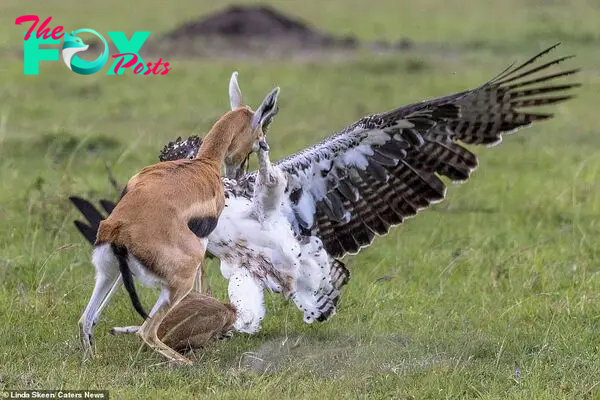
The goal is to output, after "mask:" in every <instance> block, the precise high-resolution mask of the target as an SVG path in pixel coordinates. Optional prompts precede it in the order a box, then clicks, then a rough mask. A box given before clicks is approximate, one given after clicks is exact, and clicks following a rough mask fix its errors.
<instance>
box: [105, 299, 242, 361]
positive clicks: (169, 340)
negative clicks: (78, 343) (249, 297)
mask: <svg viewBox="0 0 600 400" xmlns="http://www.w3.org/2000/svg"><path fill="white" fill-rule="evenodd" d="M235 319H236V311H235V307H234V306H233V305H231V304H230V303H221V302H220V301H219V300H217V299H215V298H214V297H211V296H208V295H205V294H201V293H197V292H193V291H192V292H190V293H189V294H188V295H187V296H186V297H185V298H184V299H183V300H181V303H179V304H178V305H177V306H176V307H174V308H173V310H172V311H171V312H170V313H169V314H167V316H166V317H165V319H164V320H163V321H162V323H161V324H160V326H159V327H158V332H157V335H158V338H159V339H160V340H161V341H162V342H163V343H164V344H166V345H167V346H169V347H170V348H172V349H173V350H175V351H177V352H179V353H181V354H184V353H185V352H186V351H188V350H193V349H200V348H202V347H204V346H206V345H207V344H208V343H209V342H211V341H213V340H215V339H223V338H228V337H230V336H231V334H232V333H233V329H234V328H233V324H234V323H235ZM139 328H140V327H139V326H128V327H122V328H113V329H111V331H110V333H112V334H113V335H119V334H131V333H137V332H138V330H139Z"/></svg>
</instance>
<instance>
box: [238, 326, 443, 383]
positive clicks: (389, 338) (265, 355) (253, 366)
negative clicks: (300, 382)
mask: <svg viewBox="0 0 600 400" xmlns="http://www.w3.org/2000/svg"><path fill="white" fill-rule="evenodd" d="M447 361H448V360H447V359H445V358H444V357H443V355H441V354H436V355H435V356H434V355H431V354H421V355H420V356H415V349H412V348H411V343H410V340H409V339H408V338H407V337H406V336H403V335H400V334H390V335H385V336H378V337H374V338H371V339H369V340H365V341H363V340H360V339H358V338H356V337H342V338H336V339H335V340H326V339H323V340H319V339H317V338H314V337H312V338H311V337H305V336H294V337H280V338H274V339H271V340H268V341H265V342H264V343H263V344H262V345H261V346H260V347H259V348H257V349H255V350H253V351H250V352H246V353H244V355H243V356H242V359H241V360H240V363H239V365H238V367H240V368H241V369H242V370H244V369H245V370H250V371H253V372H258V373H270V372H276V371H282V370H285V369H287V368H301V369H302V370H304V371H307V372H310V373H312V374H315V375H317V376H319V377H321V378H335V377H338V376H340V375H343V374H344V373H347V372H358V371H362V372H392V373H397V374H400V373H410V372H415V371H419V370H423V369H427V368H430V367H432V366H433V365H438V364H440V363H444V362H447Z"/></svg>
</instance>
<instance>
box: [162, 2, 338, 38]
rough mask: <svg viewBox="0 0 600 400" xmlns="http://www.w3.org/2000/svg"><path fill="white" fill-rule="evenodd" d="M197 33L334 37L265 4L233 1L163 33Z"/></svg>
mask: <svg viewBox="0 0 600 400" xmlns="http://www.w3.org/2000/svg"><path fill="white" fill-rule="evenodd" d="M198 36H226V37H239V38H248V37H263V38H274V37H282V36H283V37H294V38H297V39H305V40H306V39H310V40H314V39H327V40H329V39H334V38H333V37H332V36H330V35H327V34H323V33H321V32H318V31H316V30H314V29H312V28H310V27H309V26H308V25H307V24H305V23H304V22H302V21H299V20H295V19H292V18H290V17H288V16H285V15H283V14H281V13H280V12H278V11H276V10H275V9H274V8H272V7H270V6H266V5H259V6H239V5H233V6H230V7H229V8H227V9H226V10H224V11H222V12H219V13H216V14H213V15H209V16H208V17H206V18H202V19H200V20H197V21H191V22H188V23H186V24H184V25H183V26H181V27H180V28H178V29H176V30H174V31H173V32H171V33H169V34H167V35H166V37H168V38H171V39H182V38H195V37H198Z"/></svg>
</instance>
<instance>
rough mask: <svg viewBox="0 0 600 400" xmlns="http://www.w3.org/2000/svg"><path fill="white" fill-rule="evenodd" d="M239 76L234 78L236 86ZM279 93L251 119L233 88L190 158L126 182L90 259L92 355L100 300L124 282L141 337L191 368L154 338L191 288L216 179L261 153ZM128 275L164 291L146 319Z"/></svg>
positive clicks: (219, 194) (85, 328) (214, 211)
mask: <svg viewBox="0 0 600 400" xmlns="http://www.w3.org/2000/svg"><path fill="white" fill-rule="evenodd" d="M236 76H237V75H236V74H234V75H233V76H232V82H234V81H235V87H237V81H236V80H235V78H236ZM238 93H239V88H238ZM278 93H279V89H278V88H276V89H275V90H274V91H272V92H271V93H270V94H269V95H268V96H267V97H266V98H265V100H264V101H263V103H262V104H261V106H260V107H259V108H258V109H257V111H256V113H255V112H253V111H252V110H251V109H250V107H248V106H241V104H240V103H241V96H235V95H233V96H232V84H231V83H230V99H232V100H231V104H232V110H231V111H229V112H227V113H225V115H223V116H222V117H221V118H220V119H219V121H217V123H216V124H215V125H214V126H213V127H212V129H211V130H210V132H209V133H208V135H207V136H206V137H205V138H204V140H203V142H202V145H201V147H200V150H199V152H198V154H197V156H196V157H195V158H194V159H183V160H175V161H165V162H160V163H158V164H155V165H152V166H149V167H146V168H144V169H143V170H142V171H141V172H139V173H138V174H137V175H135V176H133V177H132V178H131V179H130V181H129V182H128V184H127V187H126V189H125V190H124V192H123V196H122V198H121V200H119V202H118V204H117V205H116V207H115V209H114V210H113V212H112V213H111V214H110V216H109V217H108V218H107V219H105V220H104V221H102V222H101V223H100V228H99V230H98V234H97V238H96V243H95V246H94V255H93V263H94V265H95V267H96V271H97V276H96V285H95V288H94V293H93V294H92V298H91V300H90V303H89V304H88V306H87V307H86V310H85V311H84V314H83V315H82V317H81V319H80V330H81V338H82V342H83V346H84V350H85V351H86V352H90V353H91V325H92V323H93V321H94V320H95V318H94V316H95V314H96V312H97V311H98V309H99V308H100V302H101V301H102V302H103V303H104V302H105V301H106V300H105V298H106V297H107V296H109V291H110V288H111V287H112V286H115V285H116V283H117V281H118V279H119V278H120V277H122V279H123V283H124V285H125V288H126V289H127V291H128V292H129V295H130V297H131V300H132V303H133V305H134V307H135V309H136V310H137V311H138V313H140V315H142V316H143V317H144V318H145V322H144V323H143V324H142V326H141V327H140V329H139V331H138V332H137V333H138V335H139V336H140V337H141V338H142V339H143V340H144V341H145V342H146V343H147V344H148V345H149V346H151V347H152V348H153V349H155V350H156V351H158V352H160V353H161V354H163V355H164V356H165V357H167V358H168V359H170V360H172V361H176V362H179V363H186V364H187V363H191V361H190V360H188V359H187V358H185V357H183V356H181V355H180V354H179V353H177V352H176V351H174V350H173V349H172V348H170V347H169V346H167V345H165V343H163V342H162V341H161V340H159V338H158V336H157V332H158V329H159V326H160V325H161V322H162V321H163V319H164V318H165V316H166V315H167V314H168V313H169V312H170V311H171V310H172V309H173V308H174V307H176V306H177V305H178V304H179V302H180V301H181V300H182V299H184V298H185V297H186V296H187V295H188V293H190V291H191V290H192V288H193V286H194V281H195V278H196V276H197V275H198V268H200V266H201V264H202V261H203V259H204V254H205V251H206V243H207V239H206V238H207V236H208V235H209V234H210V232H211V231H212V230H214V228H215V227H216V225H217V221H218V218H219V216H220V214H221V211H222V210H223V207H224V205H225V197H224V189H223V184H222V182H221V179H220V171H221V167H222V165H223V163H224V162H225V164H226V166H229V167H231V166H234V167H235V166H237V167H240V166H241V165H242V163H243V162H244V160H246V159H247V157H248V156H249V154H250V153H251V152H252V151H256V150H257V149H258V144H259V142H262V141H263V140H264V134H263V132H262V124H263V122H264V121H266V120H268V119H269V118H270V116H271V114H272V112H273V111H274V109H275V107H276V105H275V103H276V99H277V95H278ZM234 94H235V93H234ZM261 145H262V146H266V144H264V143H263V144H261ZM119 272H120V274H119ZM132 275H136V276H137V277H139V278H141V279H142V280H143V281H145V282H146V283H149V284H151V285H158V286H161V287H162V292H161V295H160V297H159V299H158V301H157V303H156V304H155V306H154V307H153V309H152V311H151V312H150V313H149V315H148V314H146V312H145V311H144V310H143V307H142V306H141V304H140V302H139V299H138V297H137V293H136V291H135V287H134V284H133V278H132ZM201 275H202V274H200V275H198V276H201Z"/></svg>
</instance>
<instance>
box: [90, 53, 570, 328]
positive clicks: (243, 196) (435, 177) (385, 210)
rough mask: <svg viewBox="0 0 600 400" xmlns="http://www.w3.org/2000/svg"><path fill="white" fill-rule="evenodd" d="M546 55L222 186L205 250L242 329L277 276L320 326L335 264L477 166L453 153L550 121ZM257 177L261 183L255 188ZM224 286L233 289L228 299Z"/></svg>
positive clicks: (339, 277)
mask: <svg viewBox="0 0 600 400" xmlns="http://www.w3.org/2000/svg"><path fill="white" fill-rule="evenodd" d="M556 46H557V45H554V46H552V47H550V48H548V49H546V50H544V51H542V52H541V53H539V54H537V55H536V56H534V57H532V58H531V59H529V60H527V61H526V62H524V63H523V64H520V65H518V66H516V67H510V68H508V69H507V70H505V71H504V72H503V73H501V74H500V75H498V76H497V77H496V78H494V79H492V80H491V81H489V82H487V83H485V84H484V85H482V86H480V87H478V88H475V89H472V90H467V91H464V92H460V93H456V94H452V95H449V96H444V97H440V98H436V99H432V100H427V101H423V102H420V103H415V104H411V105H408V106H404V107H400V108H397V109H395V110H392V111H389V112H386V113H382V114H376V115H370V116H367V117H364V118H362V119H360V120H359V121H357V122H356V123H354V124H352V125H350V126H348V127H347V128H345V129H343V130H341V131H340V132H339V133H337V134H335V135H333V136H330V137H329V138H327V139H325V140H324V141H322V142H320V143H318V144H316V145H314V146H312V147H309V148H307V149H304V150H302V151H300V152H298V153H296V154H293V155H291V156H289V157H287V158H284V159H282V160H280V161H278V162H276V163H274V164H273V165H271V164H270V163H269V162H268V157H267V158H266V162H265V163H261V169H259V171H255V172H252V173H248V174H245V175H244V176H242V177H241V178H240V179H238V180H237V181H232V180H227V179H224V184H225V188H226V193H227V196H228V199H227V202H228V205H227V207H226V208H225V210H224V211H223V214H222V215H221V219H220V221H219V224H218V227H217V229H216V230H215V236H214V237H213V235H211V237H210V238H209V243H210V244H209V247H208V251H209V252H210V253H212V254H213V255H215V256H217V257H219V258H220V260H221V271H222V272H223V274H224V276H225V277H226V278H228V279H230V285H229V286H230V291H229V292H230V293H229V294H230V297H231V296H232V295H233V297H234V298H235V299H236V300H239V301H240V302H241V303H242V304H251V303H253V302H256V303H257V304H258V303H260V306H254V305H253V306H250V307H249V309H250V311H249V313H250V314H249V317H248V318H249V320H248V321H247V322H248V323H247V324H246V325H245V326H247V327H251V328H249V329H246V330H245V331H250V332H254V331H257V330H258V328H259V325H258V322H259V321H260V319H262V314H261V313H264V311H262V310H263V309H262V290H263V289H264V288H265V287H270V288H271V289H274V290H281V285H282V280H286V279H288V280H289V279H291V280H292V281H293V282H292V283H291V285H292V286H293V288H294V290H293V293H292V295H293V296H301V297H302V298H301V299H296V298H295V299H294V300H295V301H296V304H297V305H298V307H300V308H302V309H303V311H304V315H305V321H306V322H312V320H313V319H318V320H323V319H326V318H327V317H328V316H329V315H331V314H333V312H334V311H335V306H336V304H337V299H338V296H339V289H340V287H341V286H342V285H343V284H345V283H346V282H347V278H348V275H347V273H346V272H347V271H346V269H345V268H344V267H343V264H342V263H341V262H340V261H339V259H340V258H342V257H344V256H345V255H348V254H356V253H357V252H358V251H359V250H360V249H361V248H363V247H366V246H368V245H370V244H371V243H372V242H373V239H374V238H375V237H376V236H377V235H385V234H387V233H388V232H389V230H390V228H391V227H393V226H395V225H398V224H401V223H402V222H403V221H404V220H405V219H406V218H409V217H412V216H414V215H416V214H417V213H418V212H419V211H420V210H423V209H425V208H427V207H428V206H430V205H431V204H434V203H437V202H440V201H442V200H443V199H444V197H445V194H446V185H445V183H444V182H443V181H442V179H441V178H442V177H447V178H449V179H450V180H452V181H460V182H464V181H466V180H468V179H469V177H470V174H471V172H472V171H473V170H474V169H475V168H476V167H477V165H478V161H477V157H476V156H475V155H474V154H473V153H472V152H471V151H470V150H469V149H467V148H466V147H465V145H486V146H492V145H495V144H498V143H500V142H501V140H502V135H503V134H509V133H512V132H514V131H516V130H518V129H519V128H522V127H526V126H528V125H530V124H532V123H533V122H536V121H541V120H545V119H548V118H551V117H552V116H553V114H551V113H547V112H540V111H539V110H535V108H536V107H542V106H549V105H552V104H556V103H559V102H562V101H565V100H567V99H570V98H571V97H572V96H571V95H569V94H567V93H566V92H568V91H569V90H570V89H573V88H575V87H577V86H579V85H578V84H576V83H562V84H561V83H557V82H556V80H558V79H559V78H564V77H567V76H569V75H572V74H574V73H576V72H577V71H578V69H567V70H561V71H554V72H550V71H549V69H550V68H551V67H554V66H556V65H557V64H559V63H561V62H562V61H565V60H567V59H569V58H571V57H561V58H557V59H554V60H552V61H549V62H540V59H541V58H542V57H543V56H545V55H547V53H549V52H550V51H551V50H552V49H554V48H555V47H556ZM527 109H530V110H527ZM532 109H533V110H532ZM199 143H200V142H199V140H198V139H194V138H191V139H188V140H184V141H181V140H178V141H177V142H172V143H170V144H169V145H168V146H167V147H166V148H165V150H164V151H163V153H162V158H165V157H167V158H168V157H171V158H172V157H185V156H188V157H191V156H194V155H195V152H196V151H197V150H198V148H199ZM263 167H264V168H263ZM267 172H268V174H269V175H268V176H269V177H270V182H271V185H270V186H269V187H264V186H265V185H264V179H265V178H264V176H267V175H261V174H263V173H267ZM261 176H263V178H261ZM261 179H262V180H261ZM260 182H263V184H260ZM267 186H268V185H267ZM261 194H262V196H263V200H264V197H265V196H267V197H269V196H270V198H271V200H272V201H271V203H274V204H271V207H272V208H271V214H270V217H268V218H266V220H268V219H269V218H271V222H270V223H267V222H268V221H267V222H265V220H262V221H261V220H260V218H258V217H257V215H258V214H257V212H256V203H257V200H256V199H257V198H258V197H260V196H261ZM80 200H81V199H80ZM87 206H91V205H90V204H89V203H87V205H86V207H87ZM109 206H110V204H109ZM78 208H80V210H81V207H79V206H78ZM92 208H93V207H92ZM108 208H110V207H108ZM108 211H109V212H110V209H109V210H108ZM84 214H85V212H84ZM259 214H260V213H259ZM251 220H254V221H259V223H258V224H256V223H252V222H248V221H251ZM244 221H245V222H248V224H246V225H245V222H244ZM79 224H80V225H79V227H80V230H82V229H88V230H90V229H91V231H94V227H93V226H92V227H91V228H90V227H85V226H83V225H81V223H79ZM265 224H266V225H265ZM92 225H93V224H92ZM219 232H220V234H219ZM82 233H84V231H83V230H82ZM84 234H85V233H84ZM264 238H267V239H266V240H263V239H264ZM240 243H241V244H242V245H240ZM292 253H293V254H292ZM332 267H333V268H332ZM257 271H259V272H260V274H259V273H258V272H257ZM237 279H240V280H239V281H237ZM235 282H242V287H243V289H241V290H238V291H237V292H236V291H235V290H234V291H233V292H232V290H231V288H232V285H235V284H236V283H235ZM323 282H325V283H323ZM248 288H250V289H248ZM288 294H290V293H288ZM257 296H258V297H257ZM257 299H258V300H257ZM324 305H326V306H324ZM242 307H244V306H242ZM252 313H255V314H256V315H254V316H252V315H251V314H252ZM311 313H312V315H311ZM315 314H316V315H315ZM253 318H254V320H253ZM238 326H241V325H240V324H238ZM242 330H244V329H242Z"/></svg>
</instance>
